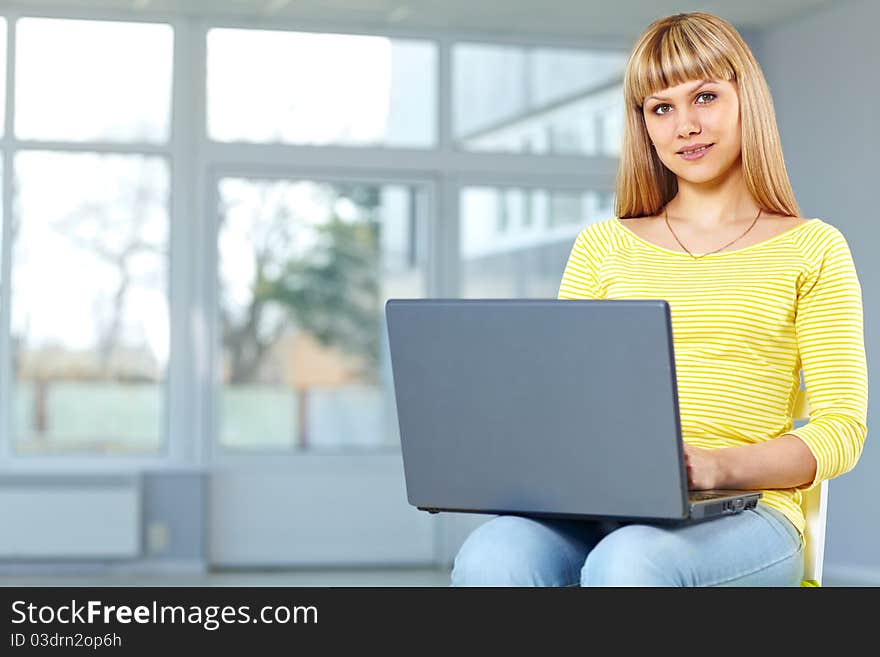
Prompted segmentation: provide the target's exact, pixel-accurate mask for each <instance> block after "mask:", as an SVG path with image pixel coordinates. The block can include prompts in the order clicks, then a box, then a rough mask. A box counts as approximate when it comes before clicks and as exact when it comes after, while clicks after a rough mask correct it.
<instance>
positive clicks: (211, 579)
mask: <svg viewBox="0 0 880 657" xmlns="http://www.w3.org/2000/svg"><path fill="white" fill-rule="evenodd" d="M448 585H449V572H448V571H445V570H433V569H425V568H393V569H390V568H389V569H386V568H383V569H367V568H358V569H334V570H301V571H289V570H284V571H256V572H255V571H223V572H210V573H207V574H204V575H198V574H181V575H162V576H157V575H149V574H144V575H123V574H106V575H102V574H92V575H77V574H63V573H62V574H57V575H52V576H49V575H10V574H4V575H0V587H9V586H22V587H34V586H317V587H327V586H331V587H332V586H371V587H382V586H397V587H401V586H448Z"/></svg>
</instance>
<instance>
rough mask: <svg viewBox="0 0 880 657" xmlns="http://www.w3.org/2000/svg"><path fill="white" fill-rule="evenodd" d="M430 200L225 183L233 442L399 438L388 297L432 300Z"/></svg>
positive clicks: (393, 441) (226, 392)
mask: <svg viewBox="0 0 880 657" xmlns="http://www.w3.org/2000/svg"><path fill="white" fill-rule="evenodd" d="M420 195H421V192H420V190H419V189H418V188H417V187H411V186H402V185H381V186H379V185H360V184H342V183H336V184H328V183H318V182H312V181H285V180H281V181H267V180H252V179H242V178H224V179H221V181H220V206H221V217H222V224H221V228H220V232H219V237H218V251H219V258H218V262H219V279H220V280H219V284H220V288H219V289H220V298H219V301H220V308H219V310H220V318H219V319H220V334H221V336H222V337H221V341H222V348H223V355H222V362H221V365H220V368H221V372H220V378H221V381H222V384H221V389H220V397H219V412H220V413H219V414H220V418H219V422H220V436H219V442H220V445H221V447H223V448H227V449H239V450H255V449H275V450H306V449H307V450H316V449H328V448H329V449H334V448H339V447H376V446H382V445H385V446H396V445H398V444H399V443H398V442H397V441H398V438H397V430H396V427H397V425H396V422H397V418H396V415H395V413H396V411H395V407H394V406H393V403H394V401H393V389H392V387H391V380H390V367H389V363H390V361H389V354H388V347H387V338H386V329H385V316H384V304H385V301H386V300H387V299H388V298H390V297H394V296H403V297H414V296H423V295H424V282H423V281H424V265H423V259H424V256H423V248H422V243H423V242H422V239H423V233H424V231H423V229H422V228H420V226H421V220H420V217H419V212H420V208H421V205H422V204H421V202H420V200H419V197H420Z"/></svg>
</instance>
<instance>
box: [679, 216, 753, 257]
mask: <svg viewBox="0 0 880 657" xmlns="http://www.w3.org/2000/svg"><path fill="white" fill-rule="evenodd" d="M760 216H761V208H758V214H756V215H755V220H754V221H752V225H751V226H749V227H748V228H747V229H746V232H745V233H743V234H742V235H740V236H739V237H737V238H736V239H735V240H733V241H731V242H728V243H727V244H725V245H724V246H722V247H721V248H720V249H715V250H714V251H710V252H709V253H704V254H703V255H698V256H696V255H694V254H693V253H691V252H690V251H688V248H687V247H686V246H685V245H684V244H682V243H681V240H680V239H678V235H676V234H675V231H674V230H672V226H670V225H669V215H668V213H667V209H666V206H663V218H664V219H665V220H666V226H667V227H668V228H669V232H670V233H672V236H673V237H674V238H675V241H676V242H678V244H679V246H681V248H683V249H684V250H685V251H687V252H688V255H690V256H691V257H692V258H693V259H694V260H699V259H700V258H703V257H705V256H707V255H712V254H713V253H718V252H719V251H721V250H722V249H726V248H727V247H728V246H730V245H731V244H733V243H734V242H736V241H737V240H741V239H742V238H743V237H745V236H746V234H747V233H748V232H749V231H750V230H751V229H752V228H753V227H754V226H755V224H756V223H758V217H760Z"/></svg>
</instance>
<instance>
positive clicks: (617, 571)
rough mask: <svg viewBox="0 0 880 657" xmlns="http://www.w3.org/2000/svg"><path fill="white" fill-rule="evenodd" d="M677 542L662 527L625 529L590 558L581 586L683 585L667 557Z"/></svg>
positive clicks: (602, 543) (614, 533) (594, 551)
mask: <svg viewBox="0 0 880 657" xmlns="http://www.w3.org/2000/svg"><path fill="white" fill-rule="evenodd" d="M673 540H674V539H673V538H672V537H671V536H670V535H669V534H668V533H667V532H666V531H665V530H664V529H663V528H662V527H655V526H651V525H638V524H634V525H627V526H625V527H621V528H620V529H617V530H615V531H613V532H611V533H610V534H608V535H607V536H606V537H605V538H603V539H602V540H601V541H600V542H599V543H598V545H596V547H595V548H593V550H592V551H591V552H590V554H589V555H587V559H586V561H585V562H584V565H583V568H582V569H581V586H680V585H681V582H680V578H679V576H678V573H677V572H676V569H675V567H674V564H673V563H670V560H669V559H668V558H667V556H668V553H670V552H674V551H675V549H676V548H675V546H673V545H672V542H673ZM682 556H684V555H682Z"/></svg>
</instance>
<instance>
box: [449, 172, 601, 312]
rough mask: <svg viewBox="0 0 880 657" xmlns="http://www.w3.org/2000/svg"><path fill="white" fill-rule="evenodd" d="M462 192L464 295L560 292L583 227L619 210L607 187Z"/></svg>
mask: <svg viewBox="0 0 880 657" xmlns="http://www.w3.org/2000/svg"><path fill="white" fill-rule="evenodd" d="M460 198H461V201H460V210H461V242H460V246H459V256H460V261H461V281H462V294H461V296H462V297H464V298H493V297H495V298H497V297H502V298H513V297H526V298H545V299H546V298H555V297H556V293H557V291H558V289H559V281H560V279H561V278H562V271H563V269H564V267H565V263H566V260H567V258H568V254H569V252H570V251H571V246H572V243H573V242H574V238H575V236H576V235H577V233H578V232H580V230H582V229H583V227H584V226H586V225H587V224H588V223H590V222H591V221H596V220H598V219H600V218H609V217H610V216H612V215H611V213H612V212H613V209H612V208H611V207H610V205H609V203H610V202H611V198H612V197H611V195H610V194H608V193H603V192H582V193H573V192H563V191H548V190H542V189H533V190H528V189H498V188H494V187H466V188H464V189H463V190H462V192H461V197H460ZM505 208H507V209H505ZM510 209H515V211H513V212H510ZM506 212H509V214H510V217H509V219H508V221H509V224H508V229H507V230H505V231H504V232H503V233H500V232H499V231H498V230H497V229H496V226H497V225H498V221H499V219H498V217H499V216H503V215H504V213H506Z"/></svg>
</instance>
